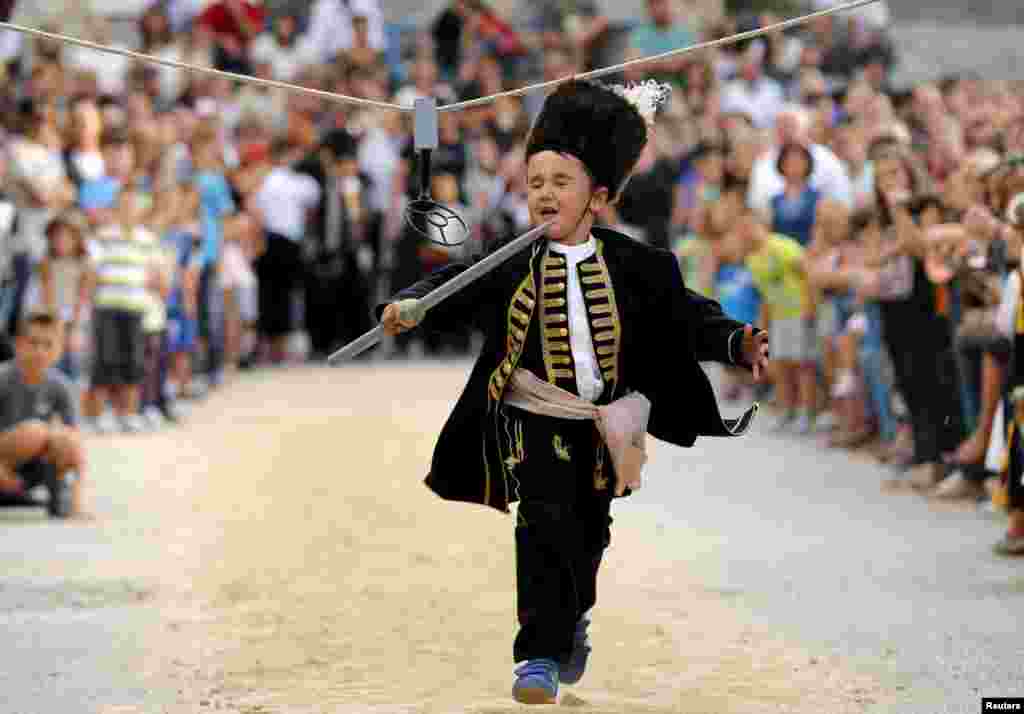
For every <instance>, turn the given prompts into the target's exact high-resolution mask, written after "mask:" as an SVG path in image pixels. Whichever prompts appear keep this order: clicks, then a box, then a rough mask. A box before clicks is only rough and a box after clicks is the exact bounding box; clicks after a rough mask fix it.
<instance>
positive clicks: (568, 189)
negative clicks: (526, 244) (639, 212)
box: [526, 151, 608, 241]
mask: <svg viewBox="0 0 1024 714" xmlns="http://www.w3.org/2000/svg"><path fill="white" fill-rule="evenodd" d="M526 187H527V191H526V200H527V204H528V205H529V208H530V221H531V222H532V223H534V224H540V223H543V222H545V221H550V220H554V224H553V225H552V226H551V227H550V228H549V229H548V231H547V235H548V237H549V238H550V239H551V240H553V241H562V240H566V239H568V238H571V237H572V235H573V232H574V231H575V230H576V229H577V228H578V227H579V226H581V225H583V224H584V223H586V219H587V218H588V217H590V218H591V219H592V215H591V213H590V209H591V208H593V209H594V210H599V209H600V208H601V207H602V206H603V201H605V200H607V196H608V190H607V189H605V188H603V187H601V188H599V189H597V190H596V191H595V189H594V186H593V181H592V180H591V178H590V175H589V174H588V173H587V170H586V169H585V168H584V167H583V162H582V161H580V160H579V159H577V158H576V157H575V156H570V155H568V154H559V153H557V152H554V151H540V152H538V153H536V154H534V155H533V156H531V157H530V160H529V161H528V162H527V164H526ZM592 203H593V206H592V205H591V204H592Z"/></svg>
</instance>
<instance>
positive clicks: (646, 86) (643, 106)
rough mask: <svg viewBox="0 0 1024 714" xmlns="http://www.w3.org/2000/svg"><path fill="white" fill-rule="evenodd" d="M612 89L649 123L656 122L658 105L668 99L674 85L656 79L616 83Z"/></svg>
mask: <svg viewBox="0 0 1024 714" xmlns="http://www.w3.org/2000/svg"><path fill="white" fill-rule="evenodd" d="M612 89H614V90H615V92H616V93H617V94H619V95H620V96H621V97H622V98H623V99H625V100H626V101H627V102H629V103H630V104H632V105H633V106H634V107H636V109H637V111H638V112H640V116H642V117H643V118H644V121H645V122H647V123H648V124H653V123H654V114H655V112H657V111H658V107H660V106H661V105H662V104H664V103H665V102H666V101H668V96H669V94H671V93H672V87H670V86H669V85H668V84H665V83H663V82H659V81H657V80H655V79H648V80H646V81H643V82H638V83H635V84H629V85H623V84H614V85H612Z"/></svg>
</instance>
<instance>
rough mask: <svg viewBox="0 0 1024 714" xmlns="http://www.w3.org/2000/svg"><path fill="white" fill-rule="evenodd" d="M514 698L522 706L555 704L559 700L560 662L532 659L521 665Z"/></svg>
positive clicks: (517, 674) (518, 670) (518, 668)
mask: <svg viewBox="0 0 1024 714" xmlns="http://www.w3.org/2000/svg"><path fill="white" fill-rule="evenodd" d="M512 698H513V699H515V700H516V701H517V702H519V703H520V704H554V703H555V702H556V701H557V698H558V662H556V661H555V660H553V659H531V660H527V661H526V662H524V663H523V664H521V665H519V666H518V667H517V668H516V682H515V684H513V685H512Z"/></svg>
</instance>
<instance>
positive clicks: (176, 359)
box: [170, 352, 192, 396]
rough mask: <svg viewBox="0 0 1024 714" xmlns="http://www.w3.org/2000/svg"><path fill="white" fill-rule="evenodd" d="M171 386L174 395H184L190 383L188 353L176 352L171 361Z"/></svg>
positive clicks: (190, 361) (190, 366)
mask: <svg viewBox="0 0 1024 714" xmlns="http://www.w3.org/2000/svg"><path fill="white" fill-rule="evenodd" d="M170 381H171V384H173V385H174V390H175V391H174V394H175V395H176V396H178V395H184V394H186V393H187V392H188V385H189V384H190V383H191V382H192V355H191V354H190V353H189V352H176V353H175V354H174V356H173V357H172V359H171V377H170Z"/></svg>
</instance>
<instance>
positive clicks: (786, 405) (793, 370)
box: [775, 360, 799, 419]
mask: <svg viewBox="0 0 1024 714" xmlns="http://www.w3.org/2000/svg"><path fill="white" fill-rule="evenodd" d="M798 369H799V365H798V364H797V363H796V362H793V361H791V360H780V361H777V362H775V403H776V405H777V406H778V408H779V409H781V410H782V412H783V413H784V415H785V418H787V419H789V418H791V417H792V416H794V412H795V411H796V407H797V371H798Z"/></svg>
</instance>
